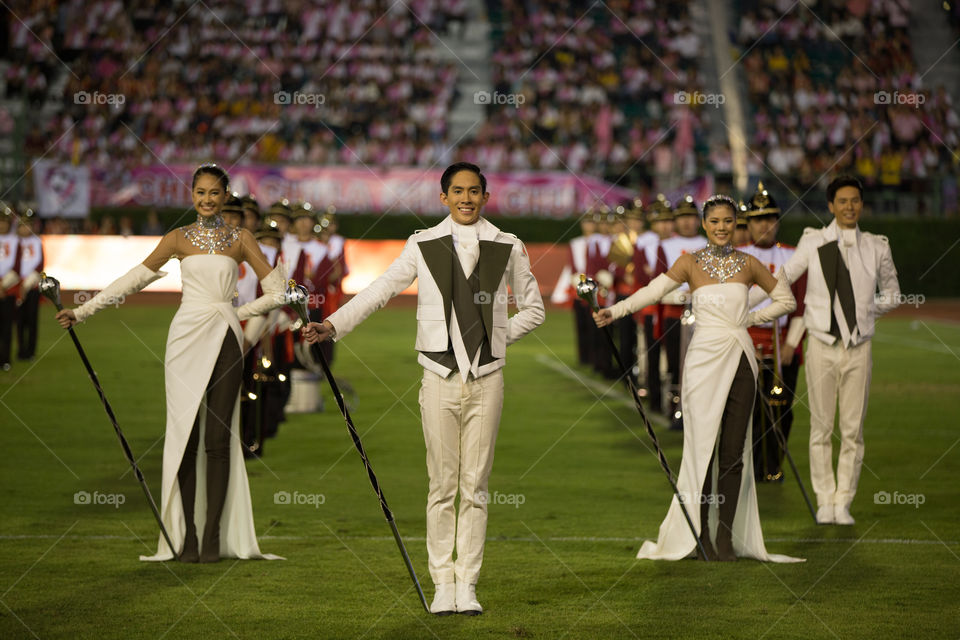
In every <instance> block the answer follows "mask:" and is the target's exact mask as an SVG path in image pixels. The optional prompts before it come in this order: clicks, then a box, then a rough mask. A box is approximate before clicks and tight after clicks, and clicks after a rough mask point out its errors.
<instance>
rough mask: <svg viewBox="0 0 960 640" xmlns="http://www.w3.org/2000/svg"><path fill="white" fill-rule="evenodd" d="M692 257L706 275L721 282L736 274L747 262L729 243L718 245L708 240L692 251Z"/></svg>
mask: <svg viewBox="0 0 960 640" xmlns="http://www.w3.org/2000/svg"><path fill="white" fill-rule="evenodd" d="M693 258H694V260H696V261H697V264H699V265H700V268H701V269H703V270H704V272H705V273H706V274H707V275H708V276H710V277H711V278H714V279H716V280H719V281H720V282H721V283H724V282H726V281H727V280H729V279H730V278H732V277H733V276H735V275H736V274H738V273H739V272H740V270H741V269H743V267H744V265H746V264H747V259H746V256H745V255H744V254H743V253H741V252H740V251H735V250H734V248H733V247H732V246H731V245H730V244H729V243H728V244H725V245H723V246H720V245H716V244H713V243H712V242H710V243H708V244H707V246H706V247H704V248H703V249H700V250H698V251H694V252H693Z"/></svg>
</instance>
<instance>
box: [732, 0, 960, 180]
mask: <svg viewBox="0 0 960 640" xmlns="http://www.w3.org/2000/svg"><path fill="white" fill-rule="evenodd" d="M740 4H741V10H742V15H743V18H742V20H741V21H740V24H739V31H738V33H737V36H736V39H737V44H738V45H739V47H740V48H741V50H742V51H744V52H745V55H744V56H743V59H742V61H741V64H743V66H744V72H745V73H744V76H745V79H746V82H747V94H748V97H749V103H750V109H751V111H752V117H751V118H750V120H751V122H752V125H753V131H752V135H751V138H750V147H751V151H752V152H753V154H755V155H754V156H753V157H752V158H751V161H752V163H753V164H754V165H762V166H760V167H755V168H756V169H758V171H757V173H760V174H761V175H762V174H763V173H768V174H769V173H773V174H776V175H778V176H780V178H781V179H784V180H785V181H786V183H787V184H788V185H789V186H790V187H791V188H794V189H797V190H798V191H800V192H802V191H805V190H806V189H809V188H811V187H813V186H814V185H815V184H818V183H819V182H820V181H821V180H822V176H823V175H825V174H826V173H828V171H829V172H835V171H848V172H851V173H855V174H857V175H859V176H860V177H861V178H862V179H863V181H864V183H865V184H866V185H867V186H868V187H873V186H877V185H879V186H882V187H890V188H893V189H900V190H903V191H914V192H923V191H925V190H927V189H929V188H930V183H929V182H928V178H930V177H931V176H932V175H933V174H935V173H937V172H942V171H947V172H951V171H952V172H953V175H956V171H957V168H958V160H960V155H958V151H960V117H958V115H957V111H956V109H955V107H954V105H953V104H952V101H951V98H950V96H949V95H948V94H947V92H946V91H945V90H944V88H943V87H929V86H925V85H924V83H923V81H922V77H921V71H920V70H918V69H917V65H916V60H915V58H914V55H913V50H912V46H911V40H910V35H909V32H908V27H909V24H910V12H911V8H910V2H909V1H908V0H850V1H840V2H818V3H810V4H811V6H807V4H805V3H803V2H799V3H788V2H784V1H783V0H760V1H759V2H741V3H740ZM955 182H956V181H955V180H954V183H955Z"/></svg>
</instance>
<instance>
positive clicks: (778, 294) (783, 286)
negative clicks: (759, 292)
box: [747, 274, 797, 327]
mask: <svg viewBox="0 0 960 640" xmlns="http://www.w3.org/2000/svg"><path fill="white" fill-rule="evenodd" d="M770 299H771V300H772V301H773V302H771V303H770V304H768V305H767V306H765V307H764V308H763V309H760V310H758V311H751V312H750V313H748V314H747V326H748V327H752V326H754V325H758V324H763V323H764V322H771V321H772V320H773V319H774V318H779V317H780V316H782V315H784V314H785V313H790V312H791V311H793V310H794V309H796V308H797V301H796V300H795V299H794V297H793V292H791V291H790V283H789V282H787V280H786V277H785V276H783V275H782V274H781V275H780V276H779V277H778V278H777V286H775V287H774V288H773V291H771V292H770Z"/></svg>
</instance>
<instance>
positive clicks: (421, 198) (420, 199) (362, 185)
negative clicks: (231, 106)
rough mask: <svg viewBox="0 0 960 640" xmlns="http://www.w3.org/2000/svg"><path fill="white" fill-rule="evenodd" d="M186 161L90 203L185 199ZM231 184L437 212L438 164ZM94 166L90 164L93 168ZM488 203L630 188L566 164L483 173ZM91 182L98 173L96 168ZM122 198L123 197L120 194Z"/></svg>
mask: <svg viewBox="0 0 960 640" xmlns="http://www.w3.org/2000/svg"><path fill="white" fill-rule="evenodd" d="M194 168H195V167H194V166H192V165H189V166H188V165H171V166H162V165H156V166H147V167H140V168H136V169H132V170H131V171H130V172H129V179H128V180H127V181H126V184H123V185H117V184H112V185H110V186H109V187H106V185H99V184H95V185H94V188H93V189H92V193H93V204H94V205H95V206H116V205H118V204H128V205H141V206H156V207H189V206H190V176H191V174H192V172H193V170H194ZM228 170H229V172H230V180H231V188H232V189H233V190H234V191H236V192H238V193H241V194H246V193H252V194H254V195H255V196H256V197H257V200H259V201H260V204H261V206H265V205H268V204H269V203H271V202H274V201H276V200H279V199H281V198H287V199H289V200H290V201H299V200H305V201H307V202H311V203H312V204H313V205H314V206H315V207H317V208H320V209H323V208H325V207H326V206H327V205H330V204H333V205H335V206H336V207H337V211H338V212H359V213H397V214H406V213H411V212H412V213H416V214H426V215H430V214H437V215H439V214H442V213H444V212H445V209H444V208H443V205H441V204H440V175H441V174H442V173H443V170H442V169H430V170H427V171H424V170H421V169H409V168H407V169H404V168H392V169H383V170H380V171H373V170H371V169H368V168H364V167H358V168H354V167H267V166H262V167H259V166H250V167H236V168H232V169H230V168H228ZM95 174H96V172H95ZM486 176H487V190H488V191H489V192H490V203H489V204H488V205H487V207H486V212H487V213H489V214H493V215H502V216H545V217H555V218H565V217H568V216H572V215H576V214H578V213H580V212H582V211H584V210H586V209H587V207H590V206H592V205H595V204H596V203H598V202H603V203H606V204H608V205H616V204H619V203H621V202H627V201H629V200H631V199H632V198H633V197H634V193H633V192H632V191H630V190H628V189H624V188H622V187H617V186H614V185H612V184H610V183H608V182H605V181H603V180H601V179H599V178H594V177H590V176H575V175H572V174H569V173H566V172H561V171H555V172H526V173H524V172H510V173H506V172H504V173H488V174H486ZM93 180H94V182H97V181H98V176H96V175H95V176H94V178H93ZM121 200H122V202H121Z"/></svg>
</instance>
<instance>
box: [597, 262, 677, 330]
mask: <svg viewBox="0 0 960 640" xmlns="http://www.w3.org/2000/svg"><path fill="white" fill-rule="evenodd" d="M679 286H680V283H679V282H677V281H676V280H674V279H673V278H671V277H670V276H668V275H667V274H665V273H661V274H660V275H658V276H657V277H656V278H654V279H653V280H651V281H650V284H648V285H647V286H645V287H643V288H642V289H640V290H639V291H637V292H636V293H634V294H633V295H632V296H630V297H629V298H627V299H626V300H621V301H620V302H618V303H617V304H615V305H613V306H612V307H610V313H611V314H612V316H613V319H614V320H617V319H619V318H622V317H623V316H625V315H627V314H628V313H633V312H635V311H639V310H640V309H643V308H644V307H649V306H650V305H652V304H654V303H655V302H658V301H659V300H660V298H662V297H663V296H665V295H667V294H668V293H670V292H671V291H673V290H674V289H676V288H677V287H679Z"/></svg>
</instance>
